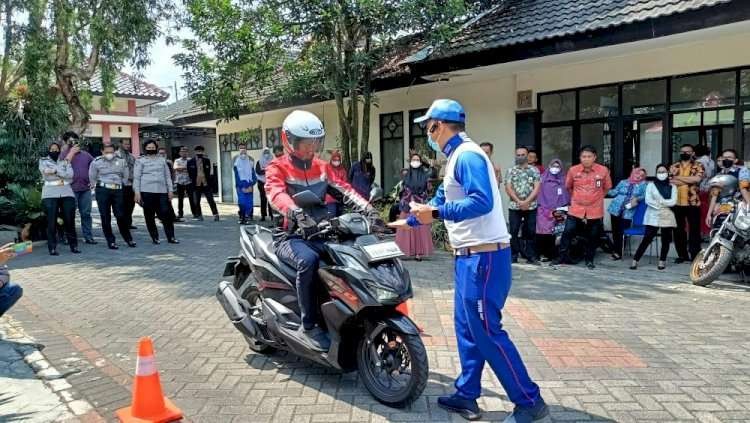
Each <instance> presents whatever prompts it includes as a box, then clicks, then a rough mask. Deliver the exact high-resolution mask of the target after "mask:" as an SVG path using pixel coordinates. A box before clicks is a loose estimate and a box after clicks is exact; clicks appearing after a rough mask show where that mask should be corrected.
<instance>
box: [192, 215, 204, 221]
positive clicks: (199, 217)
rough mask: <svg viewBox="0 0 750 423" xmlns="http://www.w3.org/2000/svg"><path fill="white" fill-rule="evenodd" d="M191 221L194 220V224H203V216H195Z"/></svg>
mask: <svg viewBox="0 0 750 423" xmlns="http://www.w3.org/2000/svg"><path fill="white" fill-rule="evenodd" d="M193 220H195V221H196V222H203V216H195V217H194V218H193Z"/></svg>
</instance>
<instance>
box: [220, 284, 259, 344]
mask: <svg viewBox="0 0 750 423" xmlns="http://www.w3.org/2000/svg"><path fill="white" fill-rule="evenodd" d="M216 298H217V299H218V300H219V304H221V307H222V308H223V309H224V312H225V313H226V314H227V317H229V320H230V321H231V322H232V324H233V325H234V327H235V328H237V330H239V331H240V332H242V334H244V335H245V336H248V337H250V338H257V337H258V332H259V329H258V327H257V326H256V324H255V322H254V321H253V319H251V318H250V316H248V314H247V313H245V310H244V309H243V308H242V305H241V304H240V302H241V301H242V302H244V301H243V300H241V299H240V296H239V295H238V294H237V291H236V290H235V289H234V287H233V286H232V284H231V283H230V282H227V281H222V282H221V283H219V289H218V290H217V291H216Z"/></svg>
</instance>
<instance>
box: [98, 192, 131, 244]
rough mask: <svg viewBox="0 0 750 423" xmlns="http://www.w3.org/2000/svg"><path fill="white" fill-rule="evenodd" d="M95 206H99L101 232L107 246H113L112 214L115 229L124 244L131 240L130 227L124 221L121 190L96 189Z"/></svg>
mask: <svg viewBox="0 0 750 423" xmlns="http://www.w3.org/2000/svg"><path fill="white" fill-rule="evenodd" d="M95 194H96V204H97V205H98V206H99V216H100V217H101V219H102V232H104V238H106V239H107V244H114V242H115V235H114V234H113V233H112V214H114V215H115V220H116V221H117V228H118V229H119V230H120V235H121V236H122V239H124V240H125V242H130V241H132V240H133V236H132V235H130V225H129V224H128V221H127V220H126V219H125V205H124V202H125V200H124V196H123V193H122V190H121V189H109V188H104V187H96V191H95Z"/></svg>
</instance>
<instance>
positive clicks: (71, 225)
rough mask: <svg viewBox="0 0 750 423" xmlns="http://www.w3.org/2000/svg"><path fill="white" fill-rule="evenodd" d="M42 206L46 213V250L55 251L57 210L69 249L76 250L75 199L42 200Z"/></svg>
mask: <svg viewBox="0 0 750 423" xmlns="http://www.w3.org/2000/svg"><path fill="white" fill-rule="evenodd" d="M42 206H43V207H44V211H45V213H47V249H49V251H52V250H55V249H57V216H58V210H60V211H61V216H60V217H62V220H63V225H64V227H65V236H66V237H67V238H68V245H69V246H70V248H71V249H73V248H78V237H77V235H76V215H75V213H76V198H75V197H60V198H44V199H42Z"/></svg>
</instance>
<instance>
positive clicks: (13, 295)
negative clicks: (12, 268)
mask: <svg viewBox="0 0 750 423" xmlns="http://www.w3.org/2000/svg"><path fill="white" fill-rule="evenodd" d="M13 246H14V245H13V244H6V245H3V246H2V247H0V317H2V316H3V314H5V312H6V311H8V310H10V308H11V307H13V304H15V303H16V302H17V301H18V299H19V298H21V296H22V295H23V288H21V286H20V285H17V284H15V283H13V282H11V281H10V272H9V271H8V266H6V265H5V263H7V262H8V260H10V259H12V258H13V257H15V256H16V253H15V250H14V249H13Z"/></svg>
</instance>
